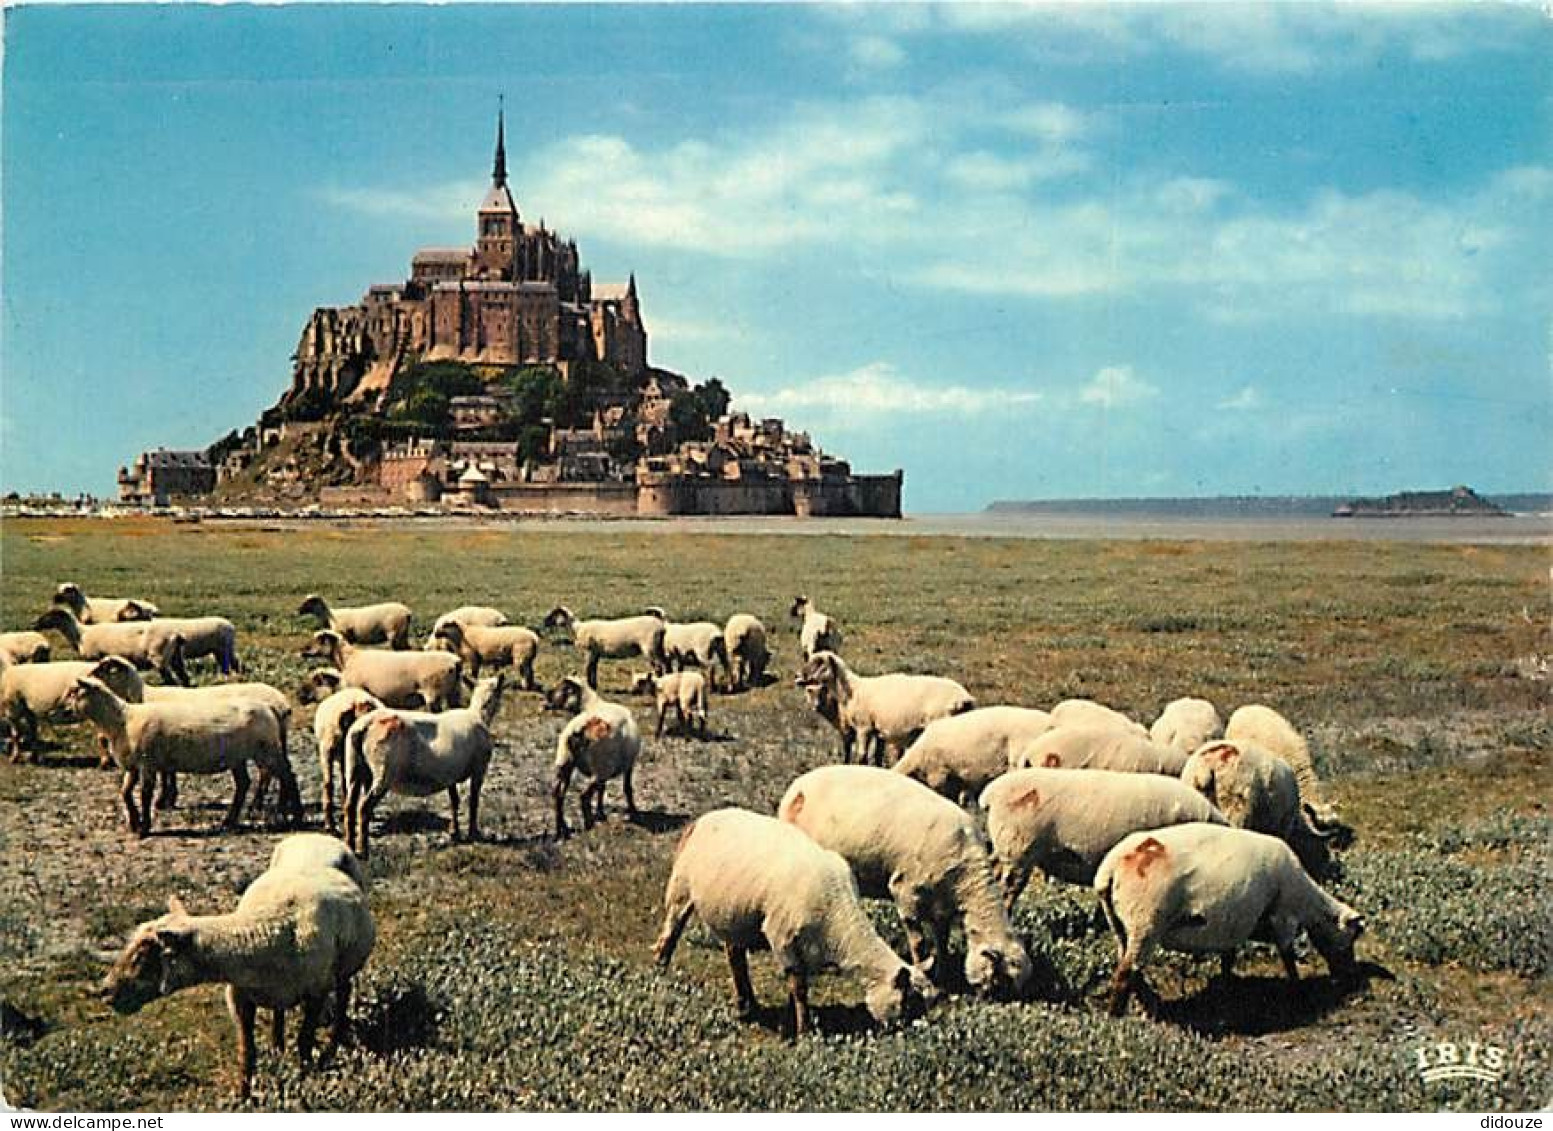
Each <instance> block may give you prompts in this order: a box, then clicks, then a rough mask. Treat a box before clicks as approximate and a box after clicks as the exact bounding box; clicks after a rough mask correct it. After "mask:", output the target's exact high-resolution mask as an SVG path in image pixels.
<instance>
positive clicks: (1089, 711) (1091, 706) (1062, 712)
mask: <svg viewBox="0 0 1553 1131" xmlns="http://www.w3.org/2000/svg"><path fill="white" fill-rule="evenodd" d="M1051 717H1052V725H1053V726H1062V727H1068V726H1088V727H1100V726H1109V727H1115V728H1116V729H1118V730H1125V731H1130V732H1132V733H1134V734H1141V735H1143V736H1144V737H1145V738H1147V737H1148V733H1149V732H1148V728H1147V727H1145V726H1144V725H1143V724H1142V723H1140V722H1136V721H1135V720H1133V719H1131V718H1129V717H1128V716H1126V715H1124V714H1122V712H1120V711H1118V710H1117V709H1116V708H1114V707H1107V706H1106V705H1105V704H1104V703H1096V702H1095V701H1094V700H1093V699H1064V700H1063V701H1062V702H1061V703H1058V704H1057V705H1056V706H1055V707H1053V708H1052V709H1051ZM1186 753H1188V754H1189V753H1191V751H1189V750H1188V751H1186Z"/></svg>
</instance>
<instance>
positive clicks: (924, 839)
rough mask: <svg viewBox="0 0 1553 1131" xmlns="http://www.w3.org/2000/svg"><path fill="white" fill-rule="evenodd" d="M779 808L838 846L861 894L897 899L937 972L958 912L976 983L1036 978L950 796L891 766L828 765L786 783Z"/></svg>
mask: <svg viewBox="0 0 1553 1131" xmlns="http://www.w3.org/2000/svg"><path fill="white" fill-rule="evenodd" d="M777 817H778V819H779V820H782V821H786V822H787V823H788V824H790V825H793V826H795V827H797V828H800V829H802V830H803V831H804V832H805V833H807V834H808V835H809V836H810V838H812V839H813V840H814V842H815V843H816V844H818V845H819V846H820V847H821V848H828V849H830V850H831V851H832V852H838V853H840V854H841V857H842V859H844V860H846V862H847V863H848V864H849V865H851V868H852V874H853V876H854V878H855V879H856V880H857V886H858V890H859V891H860V892H862V894H863V895H866V896H872V897H874V898H878V899H893V900H894V901H895V908H896V910H897V911H898V912H899V913H900V917H901V922H902V923H903V924H904V925H905V928H906V938H907V943H908V945H909V947H910V950H911V960H912V962H913V963H915V964H916V966H917V967H918V968H920V969H922V970H923V971H925V972H927V973H928V974H929V975H930V976H932V977H933V980H934V981H941V980H942V977H943V975H945V974H946V973H947V964H948V961H949V929H950V927H951V926H952V924H953V922H954V920H956V919H959V920H960V921H961V923H962V924H963V926H964V929H965V980H966V981H967V982H968V983H970V985H971V986H973V987H974V988H976V989H977V990H981V991H984V992H987V991H992V990H994V989H1013V990H1018V989H1020V988H1022V987H1023V986H1024V984H1025V983H1026V982H1028V981H1029V980H1030V974H1031V965H1030V956H1029V955H1028V954H1027V953H1026V952H1025V948H1024V944H1023V943H1021V942H1020V941H1019V939H1018V937H1017V936H1016V935H1015V934H1014V929H1013V927H1012V926H1010V925H1009V921H1008V916H1007V914H1006V913H1005V912H1004V910H1003V905H1002V903H1001V902H999V900H998V895H997V891H996V889H995V888H994V887H993V880H992V867H991V863H990V862H989V860H988V859H987V853H986V850H985V849H984V848H982V846H981V840H980V838H979V837H978V835H977V832H976V826H975V825H974V823H972V821H971V818H970V817H968V816H967V815H966V814H965V811H964V810H962V809H961V808H960V807H959V806H958V805H956V804H955V803H954V802H953V801H949V800H948V799H946V798H943V797H940V796H939V795H938V794H936V793H934V792H933V791H932V790H931V789H929V788H928V787H927V786H925V785H922V784H921V783H920V782H916V781H912V780H911V779H909V778H905V777H901V776H900V775H899V774H894V773H891V772H890V771H889V770H882V769H878V768H876V767H873V766H822V767H820V768H819V769H817V770H810V771H809V772H808V773H806V774H804V775H802V776H801V777H799V778H798V779H797V780H796V781H794V782H793V784H792V785H790V786H789V787H788V789H787V793H786V794H784V795H783V797H782V802H781V805H780V806H779V807H778V808H777Z"/></svg>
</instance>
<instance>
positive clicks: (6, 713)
mask: <svg viewBox="0 0 1553 1131" xmlns="http://www.w3.org/2000/svg"><path fill="white" fill-rule="evenodd" d="M92 667H93V665H92V664H91V663H89V662H87V661H84V660H54V661H52V662H50V663H44V664H12V663H10V662H9V661H7V660H5V659H3V658H0V716H3V717H4V718H5V721H6V723H7V724H8V725H9V726H10V730H11V735H10V738H9V739H8V740H7V745H8V746H9V750H10V758H11V761H13V762H19V761H21V760H22V756H23V754H24V753H25V754H29V756H30V757H31V759H32V760H33V761H37V758H38V720H39V719H45V718H48V717H49V716H50V715H55V714H60V713H68V710H69V708H68V707H67V706H66V703H65V700H66V698H67V697H68V696H69V694H70V689H71V688H73V687H74V686H75V685H76V681H77V680H78V679H80V678H81V677H82V676H85V675H88V674H90V673H91V670H92Z"/></svg>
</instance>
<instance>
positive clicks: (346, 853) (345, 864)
mask: <svg viewBox="0 0 1553 1131" xmlns="http://www.w3.org/2000/svg"><path fill="white" fill-rule="evenodd" d="M285 868H289V869H292V870H294V871H295V870H300V869H304V868H333V869H334V870H335V871H337V872H340V873H343V874H344V875H346V876H349V877H350V879H351V882H352V883H354V884H355V885H356V886H357V887H359V888H360V889H361V890H362V891H366V890H367V870H366V869H365V868H363V867H362V866H361V861H360V860H358V859H357V858H356V854H355V853H354V852H352V851H351V850H350V849H349V848H347V847H346V846H345V842H344V841H343V840H341V839H340V838H339V837H337V836H325V835H324V834H323V833H292V834H291V835H290V836H288V837H284V838H282V840H281V842H280V843H279V844H277V845H276V846H275V851H274V852H272V853H270V869H269V870H270V871H272V872H274V871H279V870H281V869H285Z"/></svg>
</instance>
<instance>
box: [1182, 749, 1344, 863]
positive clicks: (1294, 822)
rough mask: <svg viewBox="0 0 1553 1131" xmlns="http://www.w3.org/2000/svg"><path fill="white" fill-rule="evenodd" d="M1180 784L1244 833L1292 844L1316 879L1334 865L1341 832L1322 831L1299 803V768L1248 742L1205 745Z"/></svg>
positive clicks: (1191, 762)
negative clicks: (1334, 844) (1334, 850)
mask: <svg viewBox="0 0 1553 1131" xmlns="http://www.w3.org/2000/svg"><path fill="white" fill-rule="evenodd" d="M1181 780H1182V781H1183V782H1184V783H1185V784H1186V785H1188V786H1190V787H1191V788H1192V789H1195V790H1196V791H1197V792H1198V793H1200V794H1202V795H1203V796H1204V797H1206V798H1207V799H1208V800H1209V801H1211V802H1213V804H1215V805H1217V806H1218V807H1219V809H1220V811H1222V812H1223V814H1224V816H1225V817H1227V818H1228V819H1229V823H1230V824H1232V825H1234V826H1235V827H1236V828H1239V829H1250V830H1251V831H1252V832H1254V833H1266V834H1267V835H1268V836H1275V837H1277V838H1279V839H1280V840H1282V841H1285V842H1287V843H1288V845H1289V847H1290V848H1292V849H1294V854H1295V855H1296V856H1298V857H1299V858H1300V863H1301V864H1303V865H1304V866H1305V870H1306V871H1307V872H1309V873H1310V874H1311V875H1312V876H1324V875H1326V873H1327V872H1328V870H1330V868H1331V866H1332V847H1331V844H1330V843H1329V842H1330V841H1332V840H1333V839H1334V838H1337V837H1339V836H1340V835H1341V834H1342V832H1343V830H1342V829H1340V828H1333V829H1320V828H1318V827H1317V826H1316V825H1315V823H1314V813H1312V812H1310V810H1309V807H1308V806H1304V805H1301V803H1300V787H1299V783H1298V782H1296V781H1295V780H1294V770H1293V768H1291V767H1290V765H1289V764H1288V763H1287V762H1285V761H1284V760H1283V759H1282V758H1279V757H1277V756H1276V755H1274V754H1269V753H1268V752H1267V751H1266V750H1263V749H1262V748H1261V747H1260V746H1252V745H1250V744H1249V743H1245V742H1229V741H1227V740H1223V739H1221V740H1219V741H1217V742H1208V743H1204V744H1203V745H1202V746H1200V747H1198V749H1197V750H1196V751H1195V752H1194V753H1193V754H1192V756H1191V757H1190V758H1188V759H1187V760H1186V765H1185V767H1184V768H1183V769H1182V770H1181Z"/></svg>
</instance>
